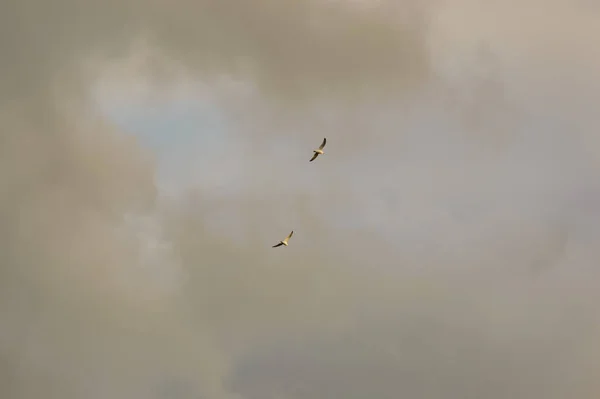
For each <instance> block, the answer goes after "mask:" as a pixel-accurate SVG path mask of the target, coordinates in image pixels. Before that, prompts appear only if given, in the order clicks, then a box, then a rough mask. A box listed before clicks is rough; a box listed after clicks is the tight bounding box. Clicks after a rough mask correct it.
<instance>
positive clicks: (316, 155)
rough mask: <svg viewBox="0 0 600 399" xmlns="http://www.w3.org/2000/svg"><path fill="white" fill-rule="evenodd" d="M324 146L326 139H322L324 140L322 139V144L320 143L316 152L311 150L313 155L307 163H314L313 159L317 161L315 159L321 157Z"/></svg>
mask: <svg viewBox="0 0 600 399" xmlns="http://www.w3.org/2000/svg"><path fill="white" fill-rule="evenodd" d="M325 144H327V138H324V139H323V142H322V143H321V145H320V146H319V148H317V149H316V150H313V152H314V155H313V157H312V158H311V159H310V161H308V162H312V161H314V160H315V159H317V157H318V156H319V155H322V154H323V148H325Z"/></svg>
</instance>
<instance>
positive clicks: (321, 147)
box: [319, 137, 327, 150]
mask: <svg viewBox="0 0 600 399" xmlns="http://www.w3.org/2000/svg"><path fill="white" fill-rule="evenodd" d="M325 144H327V137H325V138H324V139H323V142H322V143H321V145H320V146H319V150H322V149H323V148H325Z"/></svg>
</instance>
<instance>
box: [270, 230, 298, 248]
mask: <svg viewBox="0 0 600 399" xmlns="http://www.w3.org/2000/svg"><path fill="white" fill-rule="evenodd" d="M293 235H294V230H292V232H291V233H290V235H289V236H287V237H285V240H283V241H279V244H277V245H273V248H277V247H280V246H282V245H285V246H286V247H287V246H288V240H289V239H290V238H292V236H293Z"/></svg>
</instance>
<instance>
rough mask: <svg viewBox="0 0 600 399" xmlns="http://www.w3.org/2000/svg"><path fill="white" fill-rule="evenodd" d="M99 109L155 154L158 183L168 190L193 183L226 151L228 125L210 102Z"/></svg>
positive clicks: (184, 100)
mask: <svg viewBox="0 0 600 399" xmlns="http://www.w3.org/2000/svg"><path fill="white" fill-rule="evenodd" d="M100 106H101V111H102V112H103V114H104V115H105V116H106V117H107V118H108V119H109V120H110V121H112V122H113V123H114V124H116V125H117V126H118V127H119V128H121V129H123V130H124V131H127V132H130V133H132V134H134V135H135V136H136V137H137V138H138V139H139V141H140V143H141V145H143V146H145V147H147V148H149V149H150V150H151V151H152V152H153V153H154V154H155V156H156V159H157V162H158V170H157V184H158V186H159V187H160V188H163V189H165V190H167V191H173V190H175V191H177V190H178V189H181V188H183V187H182V186H186V185H188V184H190V180H194V176H193V173H194V170H198V169H205V168H209V167H210V164H211V163H212V161H213V160H214V159H215V157H218V156H219V154H223V153H225V152H226V151H227V145H228V142H229V136H228V134H227V124H226V122H225V119H224V117H223V114H222V113H221V111H220V110H219V109H218V108H217V107H216V106H215V105H213V104H211V103H210V102H208V101H202V100H196V99H191V98H189V97H186V98H182V99H178V98H175V99H170V100H168V101H164V102H158V103H157V102H153V103H149V102H144V101H139V102H136V101H133V102H128V103H126V104H123V103H122V102H120V103H118V105H114V106H113V105H111V103H110V101H104V102H103V104H101V105H100Z"/></svg>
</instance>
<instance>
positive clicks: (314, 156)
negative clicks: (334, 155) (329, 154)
mask: <svg viewBox="0 0 600 399" xmlns="http://www.w3.org/2000/svg"><path fill="white" fill-rule="evenodd" d="M318 156H319V154H317V153H316V152H315V155H313V157H312V158H311V159H310V161H308V162H312V161H314V160H315V159H317V157H318Z"/></svg>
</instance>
